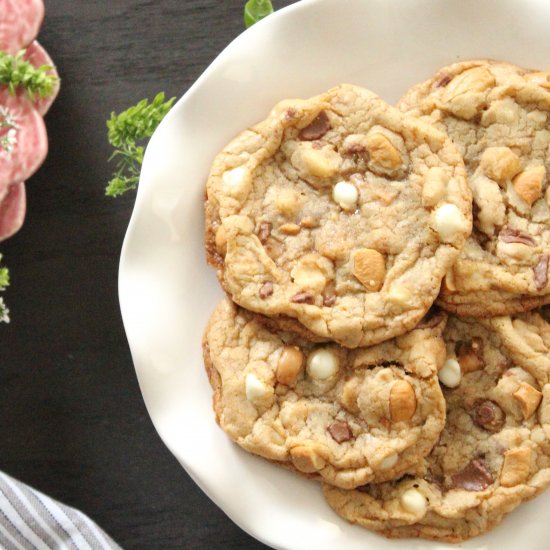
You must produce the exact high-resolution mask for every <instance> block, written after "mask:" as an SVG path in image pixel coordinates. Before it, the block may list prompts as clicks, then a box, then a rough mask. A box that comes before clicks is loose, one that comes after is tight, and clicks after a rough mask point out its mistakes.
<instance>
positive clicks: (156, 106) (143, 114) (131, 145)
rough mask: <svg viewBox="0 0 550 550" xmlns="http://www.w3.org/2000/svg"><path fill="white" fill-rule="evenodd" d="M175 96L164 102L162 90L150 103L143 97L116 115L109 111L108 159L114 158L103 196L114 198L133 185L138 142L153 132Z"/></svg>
mask: <svg viewBox="0 0 550 550" xmlns="http://www.w3.org/2000/svg"><path fill="white" fill-rule="evenodd" d="M175 99H176V98H175V97H173V98H171V99H169V100H167V101H165V99H164V93H163V92H160V93H159V94H157V95H156V96H155V98H154V99H153V101H152V102H151V103H149V101H148V100H147V99H143V100H142V101H140V102H139V103H138V104H137V105H134V106H133V107H130V108H129V109H126V110H125V111H123V112H122V113H120V114H118V115H117V114H115V113H114V112H113V113H111V118H110V119H109V120H108V121H107V129H108V133H107V139H108V140H109V143H110V144H111V145H112V146H113V147H114V148H115V151H114V153H113V154H112V155H111V157H110V159H109V160H114V159H116V160H117V166H116V170H115V173H114V174H113V177H112V179H111V181H109V183H108V185H107V188H106V189H105V194H106V195H108V196H110V197H117V196H119V195H122V194H123V193H125V192H126V191H129V190H130V189H135V188H136V187H137V184H138V182H139V172H140V168H141V165H142V163H143V153H144V151H145V148H144V147H143V146H142V145H138V142H140V141H142V140H144V139H147V138H150V137H151V136H152V135H153V132H154V131H155V130H156V129H157V126H158V125H159V124H160V121H161V120H162V119H163V118H164V117H165V116H166V114H167V113H168V111H169V110H170V109H171V108H172V105H173V103H174V101H175Z"/></svg>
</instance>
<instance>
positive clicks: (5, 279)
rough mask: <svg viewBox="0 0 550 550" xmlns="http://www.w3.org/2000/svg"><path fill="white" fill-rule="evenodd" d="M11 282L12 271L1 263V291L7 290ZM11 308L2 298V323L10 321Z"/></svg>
mask: <svg viewBox="0 0 550 550" xmlns="http://www.w3.org/2000/svg"><path fill="white" fill-rule="evenodd" d="M1 262H2V254H0V263H1ZM9 284H10V273H9V271H8V268H7V267H5V266H1V265H0V292H1V291H3V290H6V287H7V286H8V285H9ZM9 313H10V310H9V309H8V308H7V307H6V304H5V303H4V299H3V298H0V323H9V322H10V316H9Z"/></svg>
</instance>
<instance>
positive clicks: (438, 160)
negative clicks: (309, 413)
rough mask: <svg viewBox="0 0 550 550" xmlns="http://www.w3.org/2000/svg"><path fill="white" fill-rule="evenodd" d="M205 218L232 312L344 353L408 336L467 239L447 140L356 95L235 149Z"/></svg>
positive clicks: (318, 101) (248, 136)
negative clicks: (259, 317) (256, 316)
mask: <svg viewBox="0 0 550 550" xmlns="http://www.w3.org/2000/svg"><path fill="white" fill-rule="evenodd" d="M205 212H206V251H207V259H208V262H209V263H210V264H211V265H212V266H214V267H215V268H216V271H217V275H218V278H219V280H220V282H221V284H222V286H223V288H224V289H225V291H226V292H227V293H228V294H229V296H230V297H231V298H232V299H233V300H234V301H235V302H236V303H238V304H239V305H241V306H242V307H244V308H246V309H248V310H251V311H254V312H257V313H260V314H263V315H264V316H268V317H269V318H270V321H271V322H275V323H277V322H279V321H280V324H281V328H283V329H284V328H291V329H293V330H295V331H297V332H300V333H301V334H302V335H304V336H305V337H308V338H309V339H315V338H317V339H319V338H320V339H329V340H333V341H336V342H338V343H339V344H341V345H344V346H346V347H350V348H353V347H357V346H365V345H372V344H376V343H378V342H381V341H384V340H388V339H390V338H392V337H394V336H396V335H399V334H403V333H405V332H406V331H407V330H410V329H412V328H413V327H414V326H415V325H416V324H417V323H418V322H419V321H420V319H421V318H422V316H423V315H424V314H425V313H426V312H427V310H428V309H429V308H430V306H431V305H432V303H433V301H434V300H435V298H436V297H437V294H438V292H439V288H440V284H441V280H442V278H443V276H444V275H445V273H446V272H447V270H448V269H449V267H450V266H451V264H452V263H453V262H454V261H455V260H456V258H457V257H458V254H459V252H460V250H461V248H462V246H463V244H464V242H465V239H466V237H467V236H468V235H469V233H470V231H471V193H470V191H469V188H468V185H467V182H466V180H465V171H464V166H463V162H462V158H461V156H460V154H459V152H458V150H457V149H456V148H455V146H454V145H453V144H452V143H451V141H450V139H449V138H448V137H447V136H446V135H445V134H444V133H442V132H440V131H439V130H437V129H435V128H434V127H432V126H430V125H428V124H426V123H424V122H422V121H419V120H417V119H415V118H413V117H407V116H405V115H403V114H402V113H400V112H399V111H398V110H397V109H395V108H393V107H391V106H389V105H387V104H386V103H385V102H383V101H382V100H381V99H380V98H379V97H377V96H376V95H374V94H373V93H371V92H369V91H367V90H364V89H362V88H359V87H356V86H352V85H341V86H338V87H336V88H333V89H332V90H330V91H328V92H327V93H324V94H322V95H319V96H317V97H313V98H311V99H308V100H286V101H284V102H282V103H280V104H278V105H277V106H276V107H275V108H274V109H273V111H272V112H271V113H270V114H269V116H268V118H267V119H266V120H265V121H263V122H261V123H260V124H258V125H257V126H255V127H253V128H251V129H249V130H246V131H244V132H243V133H241V134H240V135H239V136H237V137H236V138H235V139H234V140H233V141H232V142H231V143H230V144H229V145H228V146H227V147H226V148H225V149H224V150H223V151H222V152H221V153H220V154H219V155H218V156H217V157H216V159H215V160H214V163H213V166H212V169H211V172H210V175H209V178H208V182H207V200H206V203H205Z"/></svg>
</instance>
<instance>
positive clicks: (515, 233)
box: [498, 225, 536, 246]
mask: <svg viewBox="0 0 550 550" xmlns="http://www.w3.org/2000/svg"><path fill="white" fill-rule="evenodd" d="M498 238H499V239H500V240H501V241H504V242H505V243H520V244H525V245H527V246H534V245H535V244H536V241H535V239H534V238H533V237H532V236H531V235H529V233H525V232H524V231H520V230H519V229H516V228H514V227H510V226H508V225H506V226H504V227H503V228H502V229H501V231H500V233H499V235H498Z"/></svg>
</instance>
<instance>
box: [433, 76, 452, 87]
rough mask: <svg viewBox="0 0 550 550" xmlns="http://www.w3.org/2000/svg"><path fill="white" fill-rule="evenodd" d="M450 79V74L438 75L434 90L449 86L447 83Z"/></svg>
mask: <svg viewBox="0 0 550 550" xmlns="http://www.w3.org/2000/svg"><path fill="white" fill-rule="evenodd" d="M452 79H453V78H452V77H451V75H450V74H447V73H443V74H441V75H439V78H438V79H437V80H436V82H435V87H436V88H443V87H444V86H447V84H449V82H450V81H451V80H452Z"/></svg>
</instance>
